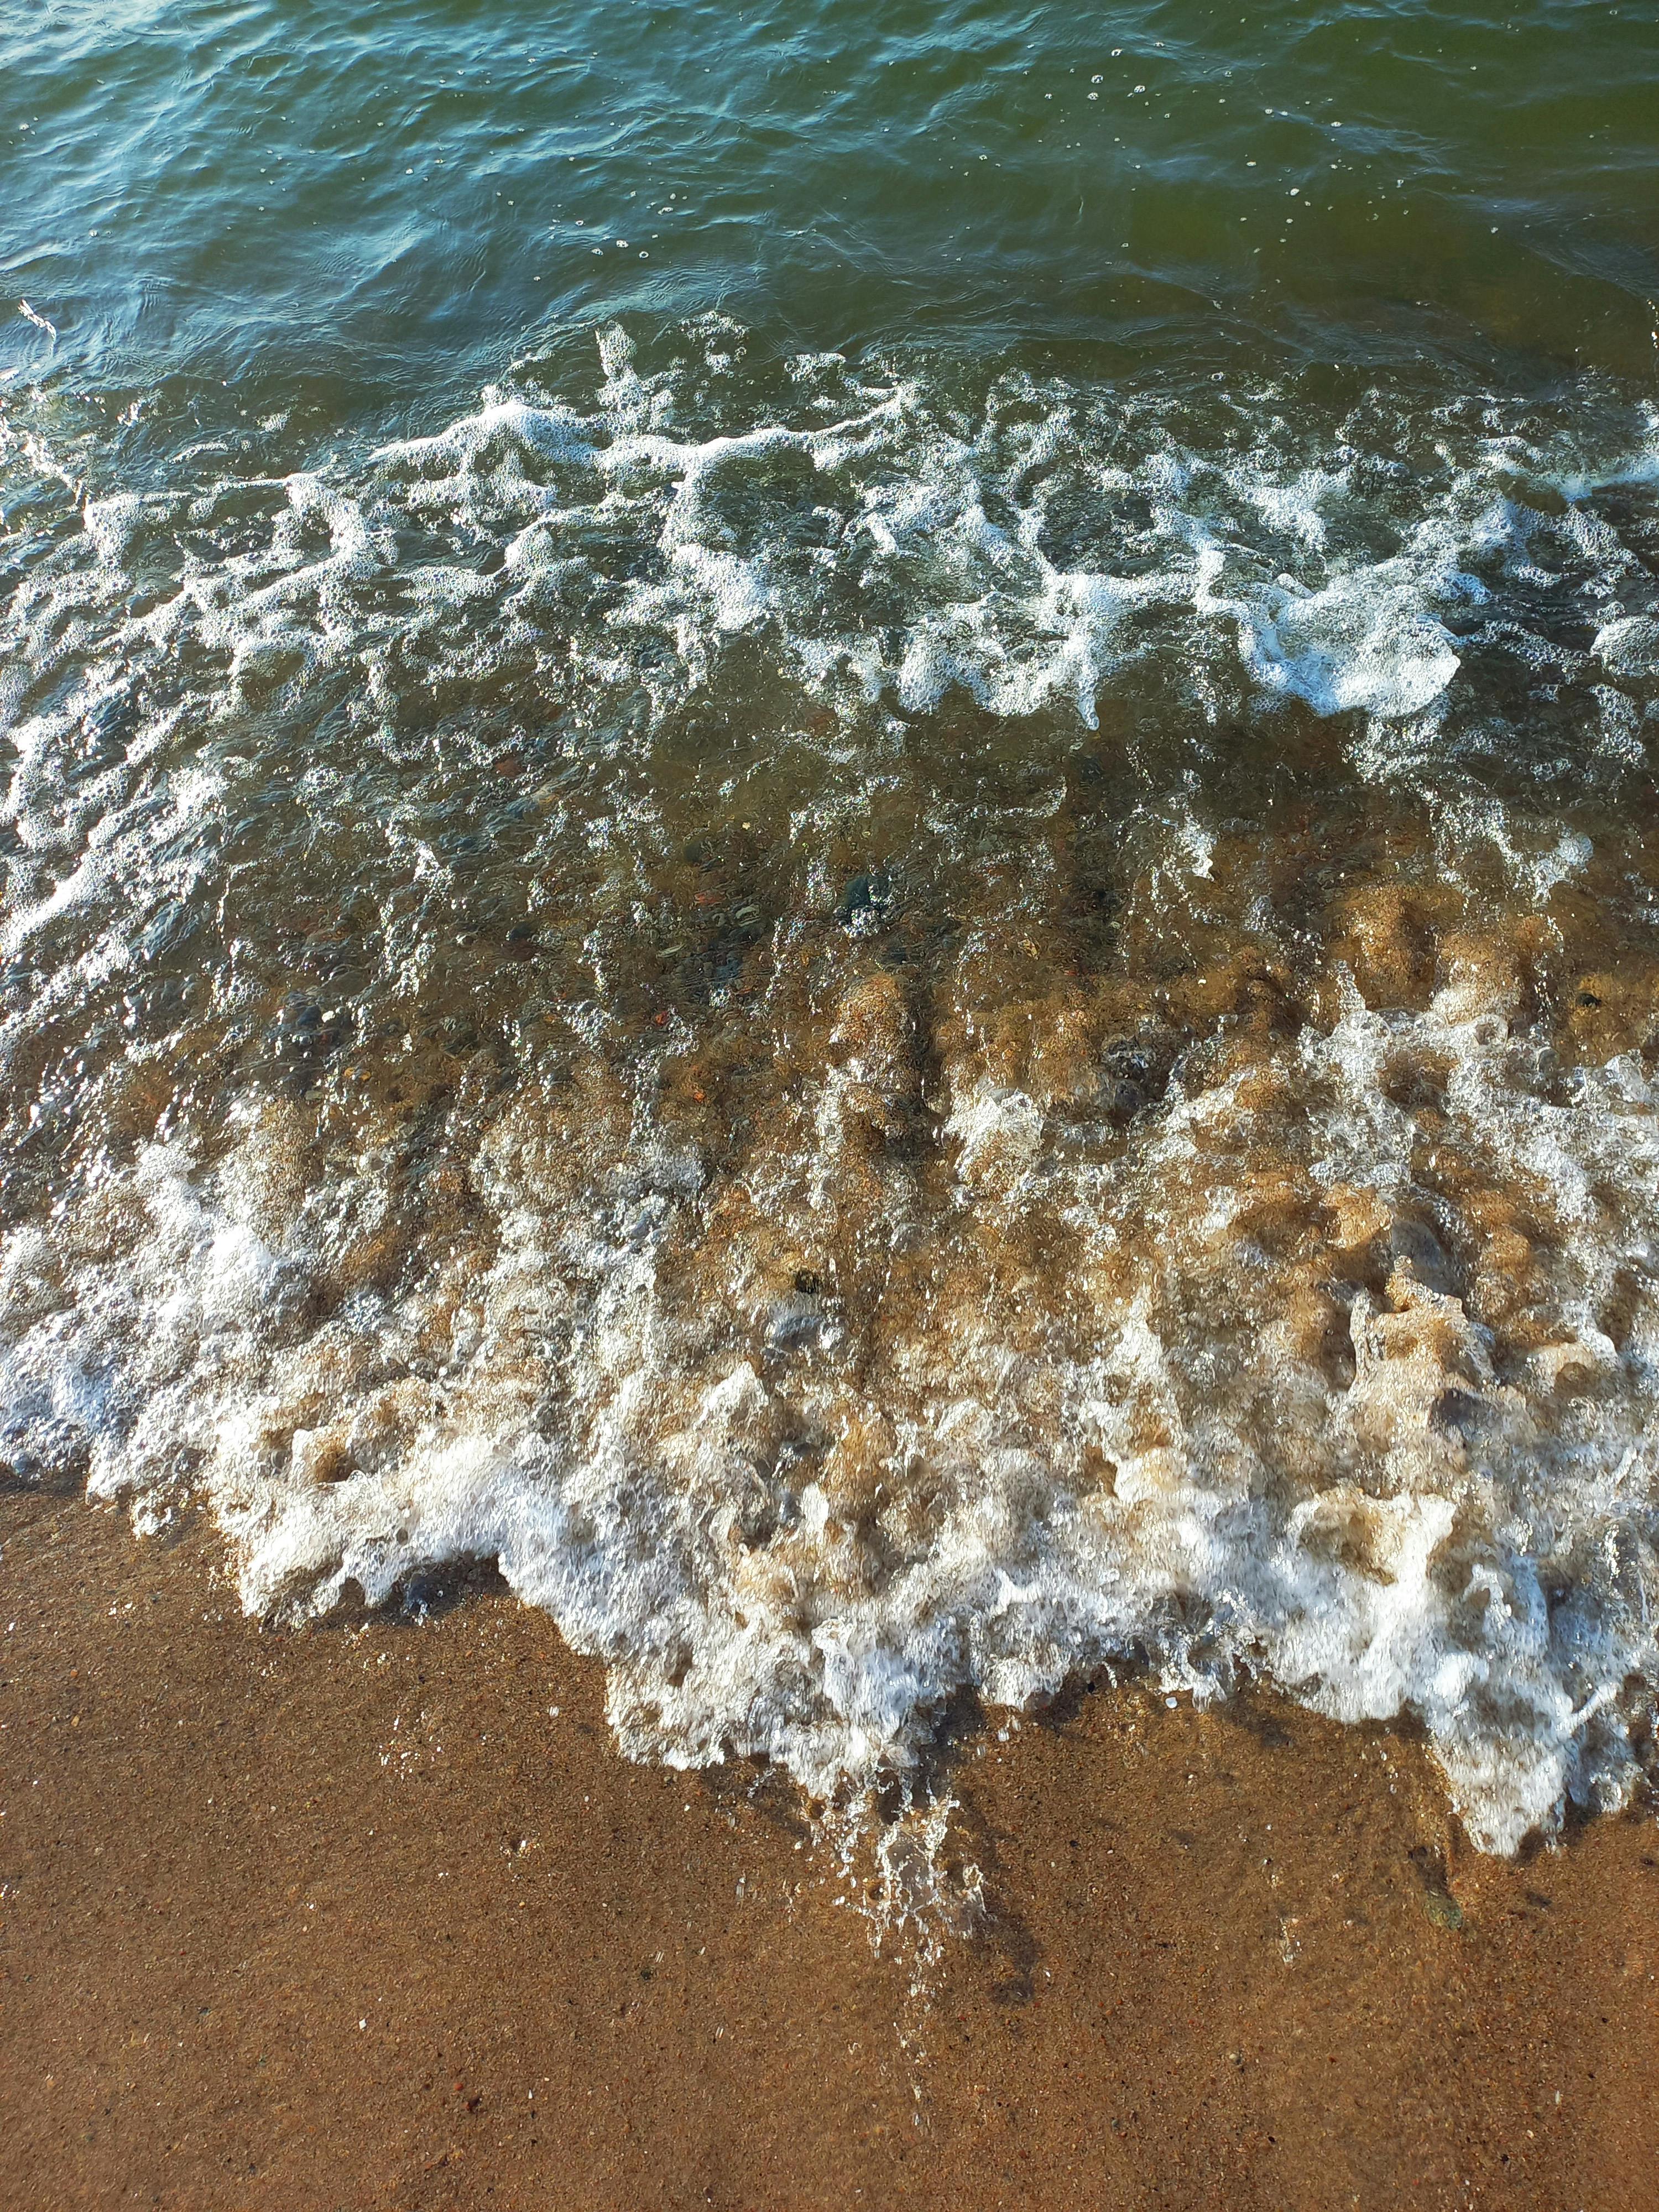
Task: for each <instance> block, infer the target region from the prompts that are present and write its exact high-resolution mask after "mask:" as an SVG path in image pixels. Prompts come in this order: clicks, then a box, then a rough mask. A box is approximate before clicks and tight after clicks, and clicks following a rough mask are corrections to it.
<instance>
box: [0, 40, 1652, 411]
mask: <svg viewBox="0 0 1659 2212" xmlns="http://www.w3.org/2000/svg"><path fill="white" fill-rule="evenodd" d="M0 68H3V79H0V86H3V88H0V191H3V194H4V201H3V204H4V206H5V208H6V210H7V213H6V216H5V217H4V220H3V222H0V243H3V253H0V267H3V270H4V272H5V281H6V283H7V284H8V286H9V289H11V290H12V291H13V293H14V294H15V295H17V296H20V297H26V298H27V299H28V300H29V301H30V302H31V304H32V305H33V307H35V308H37V309H38V310H39V311H40V313H43V314H45V315H46V317H48V318H49V319H51V320H52V322H54V323H55V324H56V325H57V326H58V331H59V349H58V354H57V355H56V356H52V354H51V353H50V351H49V349H48V348H47V347H46V345H45V343H42V339H43V335H44V334H40V333H38V332H34V331H31V329H30V327H29V326H28V325H20V326H19V327H17V328H15V329H11V330H9V331H7V332H6V334H5V340H4V351H3V354H0V360H3V361H4V362H8V363H10V364H13V365H15V366H19V367H21V368H25V369H26V370H27V372H28V373H29V374H35V373H38V372H40V370H41V369H43V368H47V367H48V366H50V367H52V368H54V369H56V370H58V372H59V373H67V374H70V375H71V376H73V377H75V378H76V379H77V380H82V379H84V380H92V381H96V382H98V383H100V384H110V383H123V384H127V383H131V384H145V383H150V382H153V381H155V380H157V379H159V378H161V377H164V376H178V377H182V378H185V379H189V380H201V381H202V382H204V383H210V382H213V381H216V380H219V379H228V380H231V381H233V382H234V383H237V384H246V385H248V386H251V387H252V388H256V389H258V391H259V392H263V393H270V392H273V391H280V392H282V393H283V395H284V396H289V395H292V396H295V397H298V396H300V395H311V394H314V393H316V392H319V388H321V389H322V390H326V391H331V392H332V391H338V390H339V389H340V388H342V387H343V389H344V390H345V391H348V392H354V393H356V392H362V393H369V392H372V393H374V395H375V396H376V397H377V398H380V399H383V400H385V401H386V402H389V403H390V404H394V405H396V404H403V405H409V406H413V405H417V404H419V402H420V399H421V398H422V396H425V397H427V398H431V397H432V396H433V393H434V387H438V388H440V389H441V390H444V391H450V390H452V389H459V388H463V387H464V386H465V380H466V379H467V378H468V377H469V376H471V378H473V379H474V380H477V378H478V377H479V376H480V374H483V373H486V372H487V370H488V369H489V368H491V367H496V366H499V365H500V364H501V362H502V361H503V360H504V359H506V358H507V357H509V356H511V355H512V354H513V353H515V352H518V351H521V350H523V349H526V348H529V347H532V346H535V345H537V344H538V343H545V342H547V340H548V339H549V338H550V337H554V336H556V335H557V334H560V333H562V332H564V331H568V330H570V329H572V328H573V327H577V328H580V327H586V326H591V325H593V324H595V323H596V322H599V321H603V320H605V319H610V318H612V317H616V316H619V315H620V316H624V317H630V316H631V317H638V318H641V319H644V320H646V321H647V322H652V321H660V320H662V319H677V318H683V317H684V316H686V315H688V314H694V313H700V312H703V311H706V310H708V309H709V308H711V307H719V308H720V309H721V310H723V311H724V312H726V313H730V314H732V315H733V316H734V317H736V318H738V319H740V320H742V321H743V322H744V323H745V324H747V325H750V326H752V327H753V328H755V329H756V330H757V331H760V332H762V333H763V334H764V337H765V339H766V341H767V342H769V343H776V344H779V345H787V346H792V347H814V348H817V347H823V346H826V345H835V346H838V347H845V346H847V345H848V344H851V345H854V346H857V345H860V344H865V343H870V342H872V341H882V340H890V339H892V338H895V337H901V336H902V337H915V336H916V335H917V334H918V333H921V332H926V333H929V334H937V335H938V336H939V337H940V338H941V339H945V338H947V337H948V338H949V339H950V340H951V342H952V343H968V344H974V343H1012V344H1014V345H1015V346H1017V347H1022V348H1027V347H1029V348H1031V349H1042V350H1043V351H1045V352H1046V350H1047V349H1049V348H1052V347H1054V346H1056V345H1059V346H1065V345H1067V344H1070V345H1083V346H1087V347H1091V348H1109V349H1111V353H1110V356H1109V358H1110V359H1111V360H1112V361H1113V362H1115V363H1116V364H1121V365H1122V366H1124V367H1133V366H1136V365H1139V364H1141V363H1144V362H1147V361H1164V362H1174V361H1179V360H1190V359H1191V358H1192V357H1193V356H1195V355H1196V356H1201V357H1202V358H1204V359H1205V360H1206V361H1210V362H1214V363H1216V364H1218V365H1227V364H1230V363H1231V362H1237V361H1238V360H1239V359H1241V358H1252V357H1255V358H1260V357H1261V356H1262V355H1263V354H1264V353H1265V354H1266V356H1267V357H1269V358H1273V359H1281V358H1282V359H1292V360H1293V359H1306V360H1312V361H1330V362H1354V361H1363V362H1413V361H1420V360H1428V361H1432V362H1439V363H1443V364H1445V365H1446V366H1447V368H1448V369H1449V370H1450V368H1451V365H1452V364H1454V363H1455V364H1459V365H1460V366H1461V367H1462V368H1463V369H1464V371H1465V372H1466V373H1484V374H1491V373H1492V372H1493V370H1494V368H1498V365H1499V364H1501V373H1502V374H1504V375H1505V376H1506V377H1507V378H1511V379H1517V380H1538V379H1547V378H1549V377H1552V376H1559V375H1562V374H1570V373H1572V372H1575V371H1580V370H1583V369H1587V368H1598V369H1602V370H1606V371H1607V372H1610V373H1616V374H1622V375H1627V376H1630V377H1632V378H1637V379H1645V378H1650V377H1651V375H1652V374H1653V373H1654V370H1655V368H1656V365H1659V364H1656V356H1655V351H1654V340H1653V337H1652V330H1653V326H1654V324H1655V322H1656V320H1659V313H1656V311H1655V309H1654V307H1653V306H1652V301H1653V299H1654V296H1655V295H1656V294H1659V242H1656V240H1659V161H1656V133H1659V122H1656V118H1659V25H1656V21H1655V18H1654V16H1653V14H1652V12H1651V10H1650V9H1646V8H1644V7H1641V6H1633V5H1620V6H1604V5H1589V4H1581V5H1565V4H1557V5H1553V6H1536V5H1534V6H1528V7H1525V8H1522V9H1500V8H1496V7H1489V8H1453V7H1449V6H1442V5H1427V4H1425V5H1418V6H1383V5H1376V6H1363V7H1362V6H1353V5H1348V4H1343V5H1334V6H1330V5H1326V6H1310V5H1300V4H1299V5H1295V6H1291V7H1285V8H1277V9H1259V8H1251V9H1237V8H1236V7H1212V6H1199V5H1194V4H1190V0H1187V4H1181V5H1171V6H1164V7H1139V8H1121V9H1100V10H1087V9H1060V8H1042V7H1030V8H1023V9H1021V8H1007V7H1000V6H992V5H976V6H963V5H959V4H954V5H949V6H942V7H935V8H921V7H915V6H899V5H888V6H871V5H866V4H860V5H848V4H845V0H843V4H841V5H837V6H834V7H830V6H827V5H821V6H817V7H803V6H799V5H789V6H782V5H775V6H757V7H749V8H745V9H730V8H725V7H714V6H681V5H655V6H646V5H631V4H630V5H627V6H621V7H607V8H604V9H598V8H596V9H590V10H586V11H578V10H574V9H570V10H561V11H556V12H554V11H548V10H544V9H531V8H527V7H525V6H523V5H522V4H508V5H503V6H498V7H492V8H489V9H480V8H476V7H471V6H460V5H448V6H438V5H433V4H431V3H430V0H416V4H414V5H410V6H403V7H398V8H396V9H392V8H389V7H385V6H380V5H361V4H359V5H345V6H331V7H326V8H325V7H322V6H295V5H290V4H276V0H270V4H265V5H258V4H245V5H240V6H236V5H204V4H189V5H183V6H163V5H161V4H160V0H157V4H155V5H153V6H143V5H137V4H132V0H119V3H118V4H116V5H86V6H79V5H69V4H64V3H63V0H57V4H49V5H46V6H43V7H35V8H32V9H20V10H18V11H16V12H15V14H14V15H13V16H12V19H11V22H10V24H9V27H5V28H0ZM335 404H345V402H344V401H343V399H338V400H337V401H336V403H335Z"/></svg>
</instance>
